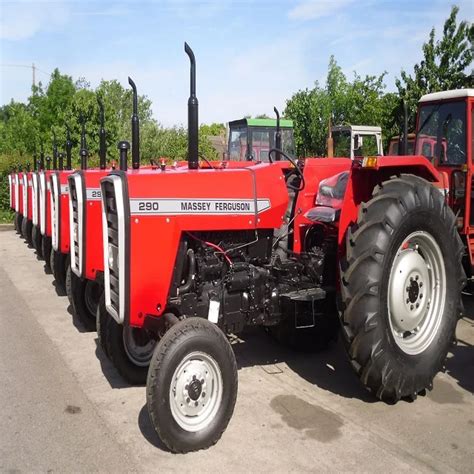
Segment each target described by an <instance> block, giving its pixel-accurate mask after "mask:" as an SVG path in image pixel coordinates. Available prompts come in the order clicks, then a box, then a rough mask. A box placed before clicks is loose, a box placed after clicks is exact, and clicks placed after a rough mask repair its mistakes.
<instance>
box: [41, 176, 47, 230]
mask: <svg viewBox="0 0 474 474" xmlns="http://www.w3.org/2000/svg"><path fill="white" fill-rule="evenodd" d="M39 224H40V231H41V234H42V235H46V175H45V174H44V171H42V172H40V173H39Z"/></svg>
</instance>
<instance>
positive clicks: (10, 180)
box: [8, 174, 13, 208]
mask: <svg viewBox="0 0 474 474" xmlns="http://www.w3.org/2000/svg"><path fill="white" fill-rule="evenodd" d="M8 191H9V198H10V208H12V207H13V184H12V175H11V174H9V175H8Z"/></svg>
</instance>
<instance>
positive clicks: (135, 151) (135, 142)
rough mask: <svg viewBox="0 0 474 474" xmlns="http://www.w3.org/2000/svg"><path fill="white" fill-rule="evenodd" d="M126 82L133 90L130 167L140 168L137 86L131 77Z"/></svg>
mask: <svg viewBox="0 0 474 474" xmlns="http://www.w3.org/2000/svg"><path fill="white" fill-rule="evenodd" d="M128 83H129V84H130V87H131V88H132V90H133V112H132V168H133V169H134V170H137V169H138V168H140V120H139V118H138V93H137V86H136V85H135V82H133V80H132V78H131V77H129V78H128Z"/></svg>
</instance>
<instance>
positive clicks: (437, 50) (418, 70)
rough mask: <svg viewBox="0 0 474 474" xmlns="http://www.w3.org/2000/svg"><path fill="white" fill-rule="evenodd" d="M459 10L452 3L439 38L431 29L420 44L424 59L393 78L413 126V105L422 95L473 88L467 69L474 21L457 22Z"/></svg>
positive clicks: (469, 61) (473, 38) (473, 33)
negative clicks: (405, 104) (409, 72)
mask: <svg viewBox="0 0 474 474" xmlns="http://www.w3.org/2000/svg"><path fill="white" fill-rule="evenodd" d="M458 13H459V8H458V7H457V6H453V7H452V9H451V14H450V15H449V17H448V18H447V20H446V21H445V23H444V27H443V36H442V38H441V39H436V32H435V29H434V28H432V30H431V32H430V35H429V38H428V41H427V42H426V43H424V44H423V47H422V50H423V59H422V60H421V61H420V63H419V64H415V66H414V68H413V75H410V74H408V73H407V72H406V71H404V70H402V71H401V77H400V78H397V79H396V81H395V83H396V86H397V88H398V92H399V94H400V97H401V98H403V99H404V100H405V101H406V102H407V106H408V108H409V111H410V124H411V126H412V127H413V126H414V121H415V115H416V106H417V103H418V101H419V99H420V97H421V96H422V95H423V94H428V93H430V92H438V91H442V90H450V89H462V88H466V87H474V73H473V71H472V70H471V71H469V68H470V66H471V64H472V60H473V47H474V45H473V43H474V24H472V23H469V22H467V21H461V22H460V23H459V24H458V23H457V15H458ZM399 113H400V112H399Z"/></svg>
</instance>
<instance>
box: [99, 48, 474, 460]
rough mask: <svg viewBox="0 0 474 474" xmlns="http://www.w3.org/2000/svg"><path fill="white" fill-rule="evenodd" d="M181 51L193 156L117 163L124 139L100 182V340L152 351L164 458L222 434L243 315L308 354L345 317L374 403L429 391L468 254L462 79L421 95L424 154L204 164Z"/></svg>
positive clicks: (151, 389) (154, 410) (449, 338)
mask: <svg viewBox="0 0 474 474" xmlns="http://www.w3.org/2000/svg"><path fill="white" fill-rule="evenodd" d="M185 51H186V53H187V54H188V56H189V58H190V62H191V96H190V98H189V101H188V167H179V168H176V169H168V168H164V169H163V170H162V171H157V170H145V169H142V170H135V169H132V170H127V159H126V158H127V144H126V143H122V144H121V147H122V152H121V160H120V170H117V171H115V172H112V173H111V174H110V175H109V176H107V177H105V178H103V179H102V180H101V189H102V204H103V236H104V238H103V243H104V285H105V301H104V303H105V308H106V309H107V312H108V317H107V316H105V317H101V318H98V324H99V325H100V331H101V333H102V335H101V337H102V338H103V340H104V341H106V342H107V347H108V348H109V349H110V348H112V349H113V350H117V351H118V350H120V344H121V348H122V349H121V350H122V353H125V355H124V358H126V351H127V345H126V344H124V338H125V337H129V336H131V340H132V342H133V344H135V347H134V349H135V350H136V353H137V354H140V350H141V354H142V356H143V358H142V361H141V362H142V369H143V366H145V365H147V364H148V360H149V361H150V365H149V369H148V376H147V407H148V411H149V414H150V418H151V420H152V423H153V426H154V428H155V430H156V432H157V434H158V435H159V437H160V438H161V440H162V441H163V442H164V444H165V445H166V446H167V447H168V448H169V449H170V450H171V451H173V452H187V451H193V450H197V449H202V448H207V447H209V446H211V445H212V444H214V443H216V442H217V441H218V439H219V438H220V436H221V435H222V433H223V431H224V430H225V428H226V426H227V424H228V422H229V420H230V418H231V416H232V413H233V409H234V405H235V401H236V396H237V365H236V361H235V356H234V353H233V351H232V347H231V345H230V343H229V342H228V339H227V337H226V335H229V334H239V332H241V331H242V330H243V328H244V327H245V326H247V325H261V326H265V327H267V328H269V329H270V330H271V331H272V332H273V333H275V334H276V335H277V336H279V338H280V339H282V340H285V341H287V342H289V343H290V344H292V345H294V346H298V347H300V348H301V347H303V346H306V347H310V348H313V349H318V348H320V347H324V346H325V345H327V343H328V341H330V340H332V339H334V337H335V332H336V328H337V319H338V318H339V321H340V325H341V327H342V334H343V339H344V344H345V347H346V348H347V353H348V356H349V359H350V361H351V364H352V366H353V368H354V370H355V371H356V373H357V374H358V376H359V378H360V380H361V382H362V383H363V384H364V386H365V387H366V388H367V389H368V390H370V391H371V392H372V393H373V394H374V395H375V396H376V397H378V398H379V399H381V400H384V401H387V402H391V403H393V402H396V401H398V400H400V399H401V398H408V399H415V398H416V397H417V395H418V394H419V393H423V392H424V391H425V390H426V389H429V390H430V389H431V388H432V386H433V379H434V377H435V375H436V374H437V373H438V372H439V371H440V370H441V369H442V367H443V364H444V361H445V358H446V356H447V353H448V350H449V348H450V346H451V344H452V343H453V341H454V338H455V328H456V324H457V321H458V318H459V317H460V314H461V289H462V288H463V286H464V284H465V279H466V278H465V272H464V269H463V264H464V265H465V268H466V270H467V271H468V273H469V274H471V270H472V268H473V255H474V250H473V244H472V242H471V237H470V236H471V235H472V231H471V225H472V224H471V222H472V219H471V217H470V207H471V185H472V183H471V180H472V169H471V168H472V165H471V160H472V127H473V118H472V115H473V104H474V90H458V91H450V92H442V93H436V94H430V95H427V96H424V97H423V98H422V99H421V101H420V107H419V113H418V127H417V130H418V133H419V134H423V135H428V136H430V137H432V139H433V140H435V141H436V147H435V154H434V156H432V157H430V159H427V158H426V157H425V156H423V155H422V154H421V153H420V152H421V151H422V150H420V149H419V148H417V147H416V153H415V155H414V156H398V157H383V156H366V157H361V158H355V159H354V160H349V159H347V158H345V159H344V158H307V159H305V160H304V162H296V161H295V160H294V159H293V158H292V157H291V156H290V155H289V154H287V153H285V152H284V151H283V150H281V148H280V147H281V144H276V147H277V148H275V149H272V150H270V151H269V157H270V160H269V162H268V163H254V162H252V163H250V164H245V166H244V165H242V166H240V167H239V166H231V167H228V166H226V165H225V163H223V164H216V165H213V164H212V163H207V162H204V163H200V161H199V156H198V101H197V98H196V88H195V59H194V54H193V52H192V50H191V48H189V46H188V45H187V44H185ZM277 154H279V155H281V157H283V158H284V160H281V161H274V159H273V156H275V155H277ZM466 248H467V252H466V251H465V249H466ZM466 254H467V257H466V258H465V259H464V260H463V257H464V256H465V255H466ZM99 311H100V308H99ZM128 342H129V343H130V341H128ZM153 346H155V347H154V348H153ZM150 348H151V349H152V352H150ZM150 353H151V356H150ZM147 358H148V360H147ZM127 364H128V367H129V368H130V370H131V360H130V359H129V360H128V362H127ZM136 370H140V366H139V364H136Z"/></svg>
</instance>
